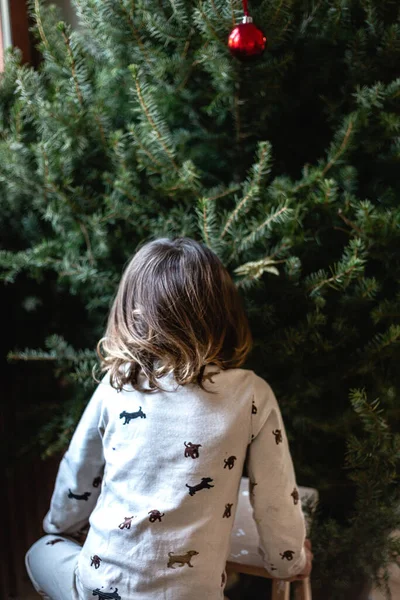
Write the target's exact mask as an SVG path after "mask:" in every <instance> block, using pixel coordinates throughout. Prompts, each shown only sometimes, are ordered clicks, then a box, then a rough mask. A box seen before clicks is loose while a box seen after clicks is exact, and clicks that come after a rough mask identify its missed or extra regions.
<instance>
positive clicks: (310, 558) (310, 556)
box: [284, 539, 314, 581]
mask: <svg viewBox="0 0 400 600" xmlns="http://www.w3.org/2000/svg"><path fill="white" fill-rule="evenodd" d="M304 549H305V551H306V556H307V562H306V566H305V567H304V569H303V570H302V571H301V573H298V574H297V575H294V576H293V577H290V578H289V579H285V580H284V581H299V580H300V581H301V580H302V579H305V578H306V577H309V576H310V573H311V569H312V561H313V558H314V554H313V553H312V552H311V541H310V540H309V539H306V540H305V542H304Z"/></svg>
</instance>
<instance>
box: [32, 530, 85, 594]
mask: <svg viewBox="0 0 400 600" xmlns="http://www.w3.org/2000/svg"><path fill="white" fill-rule="evenodd" d="M56 539H59V540H61V539H62V540H63V541H62V542H57V543H56V544H53V545H52V544H49V542H51V541H54V540H56ZM81 550H82V546H81V545H80V544H78V542H76V541H75V540H73V539H72V538H68V537H65V536H60V535H45V536H44V537H42V538H40V540H38V541H37V542H35V543H34V544H33V546H31V548H29V550H28V552H27V553H26V555H25V565H26V570H27V572H28V575H29V577H30V579H31V581H32V584H33V587H34V588H35V590H36V591H37V592H38V594H40V595H41V596H43V598H45V599H46V600H71V598H72V597H73V595H72V590H75V594H77V592H76V588H75V569H76V566H77V564H78V557H79V553H80V551H81Z"/></svg>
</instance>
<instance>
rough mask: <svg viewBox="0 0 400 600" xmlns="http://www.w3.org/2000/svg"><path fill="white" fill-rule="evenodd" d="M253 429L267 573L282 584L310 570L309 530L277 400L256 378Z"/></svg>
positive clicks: (257, 512) (252, 464)
mask: <svg viewBox="0 0 400 600" xmlns="http://www.w3.org/2000/svg"><path fill="white" fill-rule="evenodd" d="M254 386H255V387H254V404H253V413H252V429H253V435H254V439H253V441H252V442H251V444H250V448H249V454H248V461H247V469H248V473H249V477H250V482H251V484H256V485H254V486H253V485H251V488H250V489H251V494H250V501H251V504H252V506H253V516H254V519H255V521H256V524H257V529H258V533H259V535H260V545H261V550H262V551H263V552H264V553H265V556H264V564H265V568H266V569H267V570H268V571H269V572H270V573H271V575H273V576H274V577H278V578H281V579H286V578H289V577H291V576H293V575H297V574H298V573H300V572H301V571H302V570H303V568H304V567H305V564H306V554H305V550H304V541H305V537H306V526H305V520H304V514H303V511H302V507H301V499H300V497H299V496H298V487H297V484H296V477H295V473H294V468H293V462H292V458H291V455H290V450H289V444H288V441H287V438H286V432H285V427H284V424H283V421H282V415H281V412H280V409H279V406H278V402H277V400H276V398H275V395H274V393H273V391H272V389H271V388H270V386H269V385H268V384H267V382H266V381H264V380H263V379H261V378H260V377H258V376H255V383H254Z"/></svg>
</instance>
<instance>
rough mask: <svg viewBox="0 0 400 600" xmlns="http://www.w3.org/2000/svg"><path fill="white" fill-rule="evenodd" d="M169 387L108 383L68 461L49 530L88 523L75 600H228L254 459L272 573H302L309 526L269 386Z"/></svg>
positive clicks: (212, 378) (236, 379)
mask: <svg viewBox="0 0 400 600" xmlns="http://www.w3.org/2000/svg"><path fill="white" fill-rule="evenodd" d="M141 377H142V378H141V382H144V385H145V386H146V387H148V383H147V380H145V379H144V376H143V375H142V376H141ZM159 381H160V384H161V386H162V387H163V389H164V391H157V392H155V393H151V394H146V393H143V392H138V391H136V390H134V389H133V388H132V387H131V386H125V388H124V389H123V390H122V391H121V392H117V390H115V389H114V388H112V387H111V385H110V383H109V376H108V375H106V376H105V377H104V378H103V379H102V381H101V383H100V384H99V385H98V386H97V388H96V390H95V392H94V394H93V395H92V397H91V399H90V401H89V403H88V405H87V407H86V409H85V411H84V413H83V416H82V418H81V420H80V422H79V424H78V426H77V428H76V430H75V433H74V435H73V437H72V440H71V443H70V446H69V448H68V450H67V452H66V453H65V455H64V457H63V459H62V461H61V463H60V467H59V471H58V475H57V479H56V484H55V489H54V493H53V496H52V499H51V505H50V510H49V512H48V513H47V515H46V516H45V518H44V522H43V526H44V530H45V531H46V533H50V534H62V533H65V534H70V535H71V534H75V533H76V532H78V531H79V530H80V529H81V528H82V527H84V526H86V525H87V523H88V521H89V523H90V528H89V533H88V536H87V538H86V541H85V543H84V545H83V548H82V551H81V553H80V555H79V560H78V564H77V567H76V570H75V587H74V589H73V590H72V598H74V599H75V600H89V599H91V600H93V598H96V599H98V600H139V599H140V600H205V599H207V600H221V599H223V597H224V594H223V588H224V584H225V580H226V573H225V563H226V560H227V557H228V555H229V547H230V534H231V529H232V525H233V521H234V517H235V511H236V505H237V502H238V490H239V485H240V479H241V477H242V474H243V466H244V464H245V461H246V465H247V469H248V474H249V477H250V500H251V504H252V507H253V516H254V519H255V521H256V524H257V529H258V532H259V535H260V552H261V554H262V556H263V557H264V558H263V560H264V564H265V567H266V569H268V570H269V571H270V572H271V573H272V574H273V576H274V577H281V578H287V577H290V576H292V575H296V574H298V573H300V572H301V571H302V570H303V568H304V567H305V564H306V555H305V551H304V549H303V544H304V540H305V536H306V524H305V518H304V514H303V510H302V506H301V501H300V500H299V494H298V490H297V484H296V478H295V473H294V468H293V462H292V458H291V455H290V450H289V445H288V440H287V437H286V432H285V427H284V424H283V421H282V416H281V412H280V409H279V405H278V403H277V400H276V398H275V395H274V393H273V391H272V389H271V387H270V386H269V384H268V383H267V382H266V381H265V380H264V379H262V378H260V377H258V376H257V375H256V374H255V373H254V372H253V371H250V370H246V369H228V370H220V369H219V368H217V367H215V366H213V365H208V366H207V367H206V369H205V377H204V387H205V388H206V390H207V391H204V390H202V389H201V388H200V387H199V386H197V385H194V384H189V385H185V386H179V385H177V384H176V382H175V381H174V379H173V377H172V374H170V375H166V376H165V377H163V378H162V379H160V380H159ZM211 392H213V393H211ZM48 568H49V569H51V564H49V566H48Z"/></svg>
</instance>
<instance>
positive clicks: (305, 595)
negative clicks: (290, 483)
mask: <svg viewBox="0 0 400 600" xmlns="http://www.w3.org/2000/svg"><path fill="white" fill-rule="evenodd" d="M298 491H299V496H300V500H301V503H302V507H303V509H304V508H305V507H306V506H307V507H309V510H307V511H304V512H305V520H306V529H307V533H308V532H309V530H310V526H311V519H312V512H313V511H314V510H315V507H316V506H317V503H318V491H317V490H316V489H314V488H309V487H301V486H299V487H298ZM226 568H227V571H228V572H236V573H247V574H249V575H256V576H258V577H266V578H269V579H273V576H272V575H271V573H269V572H268V571H267V570H266V569H265V567H264V565H263V561H262V550H261V548H260V538H259V535H258V531H257V525H256V522H255V521H254V519H253V508H252V506H251V503H250V490H249V478H248V477H242V479H241V482H240V489H239V497H238V505H237V508H236V514H235V520H234V523H233V528H232V534H231V547H230V554H229V556H228V561H227V565H226ZM294 583H295V584H296V586H297V587H299V588H301V589H300V590H297V589H296V598H298V599H299V600H300V599H302V600H303V599H304V600H311V586H310V581H309V579H308V578H307V579H304V580H301V581H298V582H294ZM298 591H299V593H297V592H298ZM289 594H290V582H288V581H285V580H279V579H273V598H274V600H275V599H279V600H281V599H282V600H286V599H287V600H288V599H289Z"/></svg>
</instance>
